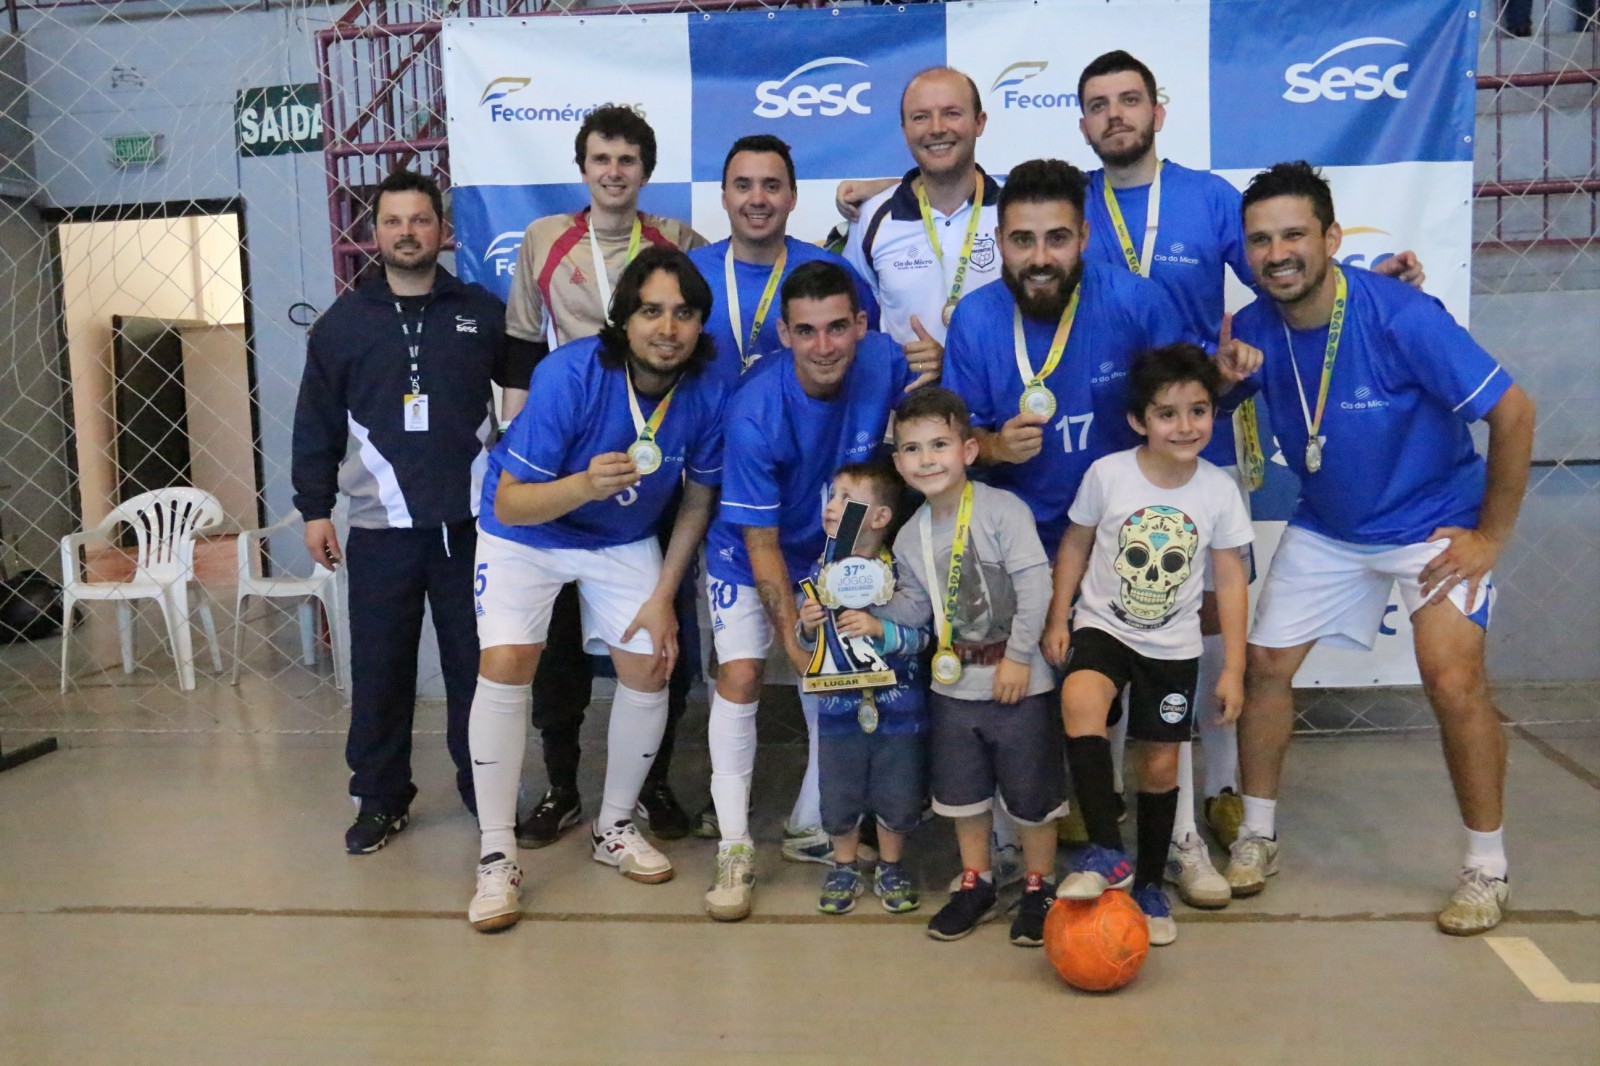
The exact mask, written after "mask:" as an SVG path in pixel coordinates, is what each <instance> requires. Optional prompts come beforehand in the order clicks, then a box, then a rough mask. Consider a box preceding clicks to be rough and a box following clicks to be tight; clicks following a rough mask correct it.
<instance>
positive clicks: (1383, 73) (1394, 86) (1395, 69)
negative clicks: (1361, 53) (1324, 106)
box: [1283, 37, 1411, 104]
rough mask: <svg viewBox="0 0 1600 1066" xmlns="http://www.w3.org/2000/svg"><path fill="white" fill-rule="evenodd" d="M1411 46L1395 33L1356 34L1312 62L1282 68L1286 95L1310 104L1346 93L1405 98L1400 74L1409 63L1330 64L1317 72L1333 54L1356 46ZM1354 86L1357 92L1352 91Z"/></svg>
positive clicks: (1359, 97) (1341, 97)
mask: <svg viewBox="0 0 1600 1066" xmlns="http://www.w3.org/2000/svg"><path fill="white" fill-rule="evenodd" d="M1379 46H1382V47H1393V48H1405V49H1408V50H1409V48H1410V46H1409V45H1407V44H1406V43H1405V42H1404V41H1397V40H1395V39H1394V38H1392V37H1357V38H1355V39H1354V40H1349V41H1346V42H1344V43H1343V44H1341V45H1336V46H1335V47H1333V48H1330V49H1329V50H1328V51H1326V52H1324V53H1322V55H1320V56H1318V57H1317V59H1316V60H1315V61H1314V62H1311V63H1295V64H1294V65H1293V66H1291V67H1289V69H1287V70H1285V71H1284V72H1283V80H1284V81H1285V82H1287V83H1288V85H1289V88H1287V89H1285V90H1284V93H1283V98H1284V99H1285V100H1287V101H1289V102H1290V103H1291V104H1309V103H1314V102H1315V101H1317V100H1344V99H1346V98H1347V96H1346V94H1347V93H1348V94H1349V96H1351V97H1354V98H1355V99H1357V100H1376V99H1377V98H1378V97H1380V96H1388V97H1392V98H1393V99H1396V100H1404V99H1405V97H1406V90H1405V89H1403V88H1402V87H1401V86H1400V76H1401V75H1402V74H1404V73H1406V72H1407V71H1408V70H1410V69H1411V64H1410V63H1395V64H1394V65H1392V66H1390V67H1387V68H1381V67H1380V66H1379V65H1378V64H1377V63H1364V64H1362V65H1360V66H1358V67H1355V68H1354V69H1352V68H1350V67H1346V66H1330V67H1326V68H1324V69H1323V70H1322V72H1321V73H1320V74H1316V73H1315V72H1316V70H1317V68H1318V67H1321V66H1322V64H1323V63H1326V62H1327V61H1328V60H1330V59H1332V58H1333V57H1334V56H1336V55H1339V54H1341V53H1344V52H1349V51H1351V50H1353V49H1357V48H1371V47H1379ZM1350 90H1354V92H1350Z"/></svg>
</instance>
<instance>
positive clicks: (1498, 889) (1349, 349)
mask: <svg viewBox="0 0 1600 1066" xmlns="http://www.w3.org/2000/svg"><path fill="white" fill-rule="evenodd" d="M1243 218H1244V230H1245V248H1246V249H1247V252H1248V254H1249V257H1250V265H1251V268H1252V269H1253V271H1254V273H1255V276H1256V281H1257V283H1258V285H1259V287H1260V288H1261V290H1262V291H1263V292H1264V294H1265V295H1264V296H1263V297H1261V298H1259V299H1257V300H1256V301H1255V302H1254V303H1252V304H1251V305H1250V306H1249V307H1246V308H1245V309H1244V310H1243V311H1240V312H1239V317H1238V322H1237V326H1238V330H1239V333H1240V335H1241V336H1244V337H1248V338H1250V339H1251V340H1253V341H1255V343H1257V344H1259V345H1261V347H1262V348H1263V349H1264V350H1265V352H1266V362H1265V364H1264V366H1263V370H1262V373H1261V377H1260V385H1261V388H1262V389H1263V391H1264V393H1265V395H1266V397H1267V402H1268V403H1269V404H1270V405H1271V406H1272V409H1273V410H1274V411H1279V412H1283V415H1282V416H1281V417H1280V418H1279V419H1278V424H1277V427H1276V429H1277V437H1278V443H1279V444H1280V445H1281V446H1282V448H1283V455H1284V458H1285V459H1286V460H1287V461H1288V463H1289V467H1290V469H1292V470H1293V471H1294V472H1295V474H1296V475H1298V476H1299V478H1300V486H1301V489H1300V502H1299V505H1298V506H1297V507H1296V509H1295V513H1294V516H1293V517H1292V518H1290V520H1289V528H1288V530H1287V531H1285V533H1284V535H1283V540H1282V541H1281V542H1280V543H1279V545H1278V551H1277V553H1276V554H1275V555H1274V556H1273V558H1272V567H1271V569H1270V571H1269V572H1268V573H1267V577H1266V581H1265V582H1264V583H1263V586H1262V589H1261V597H1260V600H1259V602H1258V603H1257V605H1256V617H1255V625H1254V627H1253V628H1252V629H1251V632H1250V644H1249V648H1248V651H1247V663H1246V673H1245V704H1244V714H1243V716H1242V717H1241V718H1240V720H1239V755H1240V770H1241V771H1242V773H1243V784H1244V826H1243V828H1242V829H1241V831H1240V835H1239V838H1238V839H1237V840H1235V841H1234V842H1233V847H1232V848H1231V855H1230V862H1229V864H1228V870H1227V878H1228V882H1229V884H1230V885H1231V886H1232V888H1233V893H1234V895H1236V896H1251V895H1255V894H1256V893H1257V892H1260V891H1261V890H1262V889H1263V888H1264V887H1265V885H1266V878H1267V877H1269V876H1271V875H1272V874H1274V873H1276V872H1277V870H1278V839H1277V827H1276V824H1275V818H1276V808H1277V798H1278V789H1279V783H1280V779H1281V777H1282V771H1283V756H1284V753H1285V751H1286V750H1287V748H1288V746H1289V739H1290V735H1291V732H1292V730H1293V727H1294V691H1293V689H1292V688H1291V682H1292V680H1293V678H1294V674H1295V671H1296V670H1298V669H1299V667H1300V664H1301V663H1302V662H1304V661H1305V657H1306V654H1307V653H1308V652H1309V651H1310V650H1311V647H1312V645H1313V644H1315V643H1316V642H1317V641H1319V640H1325V641H1327V642H1328V643H1330V644H1331V645H1333V646H1336V647H1355V648H1363V649H1366V650H1371V648H1372V644H1373V641H1374V640H1375V639H1376V637H1377V634H1378V628H1379V626H1380V624H1381V623H1382V621H1383V616H1384V612H1385V610H1386V609H1387V605H1388V602H1389V594H1390V591H1391V589H1392V588H1393V587H1394V585H1395V584H1396V583H1397V582H1398V584H1399V586H1400V594H1401V599H1402V600H1403V601H1404V602H1405V605H1406V610H1407V611H1409V612H1410V614H1411V626H1412V630H1413V634H1414V640H1415V644H1416V655H1417V666H1418V669H1419V670H1420V672H1421V674H1422V687H1423V691H1424V692H1425V693H1426V694H1427V696H1428V702H1429V703H1430V704H1432V706H1433V712H1434V716H1435V717H1436V718H1437V719H1438V721H1439V730H1440V733H1441V734H1442V738H1443V741H1444V754H1445V764H1446V766H1447V767H1448V768H1449V771H1450V781H1451V784H1452V785H1453V786H1454V788H1455V795H1456V803H1457V806H1458V808H1459V810H1460V812H1461V818H1462V821H1463V823H1464V824H1465V829H1466V836H1467V848H1466V856H1465V858H1464V860H1463V861H1462V864H1461V872H1460V875H1459V879H1458V881H1457V885H1456V889H1455V891H1454V892H1453V893H1452V894H1451V896H1450V899H1449V902H1448V903H1446V905H1445V906H1444V908H1443V909H1442V910H1441V911H1440V912H1439V914H1438V925H1439V928H1440V929H1441V930H1443V931H1444V932H1446V933H1451V934H1454V935H1458V936H1466V935H1470V934H1474V933H1482V932H1484V931H1486V930H1489V929H1493V928H1494V927H1495V926H1496V925H1497V924H1498V923H1499V922H1500V919H1501V917H1502V915H1503V914H1504V911H1505V908H1506V904H1507V902H1508V900H1509V896H1510V890H1511V885H1510V879H1509V877H1508V875H1507V864H1506V854H1505V846H1504V842H1503V839H1502V829H1501V812H1502V803H1503V794H1504V789H1505V772H1506V741H1505V734H1504V733H1503V732H1502V729H1501V719H1500V717H1499V714H1498V712H1497V711H1496V710H1495V708H1494V704H1493V702H1492V701H1491V699H1490V696H1489V683H1488V679H1487V677H1486V675H1485V672H1484V642H1485V633H1486V631H1487V629H1488V626H1489V610H1490V606H1491V602H1492V596H1491V593H1492V591H1493V582H1492V574H1493V568H1494V564H1495V560H1496V559H1497V558H1498V557H1499V555H1500V551H1501V549H1502V548H1503V547H1504V546H1505V544H1506V542H1507V540H1508V539H1509V538H1510V536H1511V531H1512V528H1513V526H1514V525H1515V523H1516V519H1517V512H1518V510H1519V508H1520V506H1521V503H1522V494H1523V490H1524V489H1525V488H1526V487H1527V480H1528V462H1529V458H1530V455H1531V453H1532V450H1533V426H1534V408H1533V401H1532V400H1530V399H1529V398H1528V396H1527V394H1526V393H1524V392H1523V391H1522V389H1521V388H1520V387H1519V386H1518V385H1516V384H1515V383H1514V382H1512V380H1511V378H1510V376H1509V375H1508V374H1507V373H1506V372H1505V368H1504V367H1502V366H1501V365H1500V364H1499V363H1498V362H1496V361H1495V359H1494V357H1493V356H1491V355H1489V353H1487V352H1485V351H1484V350H1483V349H1482V348H1481V347H1479V346H1478V344H1477V342H1476V341H1474V340H1473V339H1472V336H1471V335H1470V334H1469V333H1467V331H1466V330H1464V329H1462V328H1461V326H1460V325H1458V324H1457V323H1456V321H1455V320H1454V319H1453V318H1451V317H1450V314H1449V312H1448V311H1446V310H1445V308H1444V306H1443V305H1442V304H1440V303H1439V301H1437V300H1435V299H1432V298H1430V297H1428V296H1425V295H1423V294H1422V293H1419V292H1417V291H1416V290H1414V289H1410V288H1407V287H1406V286H1404V285H1400V284H1397V283H1395V282H1394V281H1392V280H1390V279H1388V278H1382V277H1378V276H1376V275H1373V274H1370V273H1368V272H1366V271H1364V270H1357V269H1352V268H1341V267H1340V266H1339V265H1338V263H1337V261H1335V260H1334V256H1335V255H1336V254H1337V253H1338V251H1339V242H1340V239H1341V237H1342V234H1341V231H1340V229H1339V225H1338V223H1337V222H1335V221H1334V212H1333V196H1332V194H1331V193H1330V192H1329V189H1328V184H1327V182H1326V181H1325V180H1323V178H1322V176H1321V175H1320V174H1318V173H1317V172H1316V171H1314V170H1312V168H1311V167H1310V166H1309V165H1308V164H1306V163H1304V162H1298V163H1279V164H1278V165H1277V166H1275V167H1272V168H1271V169H1269V170H1266V171H1263V172H1262V173H1260V174H1258V175H1256V177H1255V178H1254V179H1253V180H1252V181H1251V182H1250V186H1249V188H1247V189H1246V190H1245V194H1244V216H1243ZM1479 419H1482V420H1483V421H1484V422H1485V423H1487V424H1488V427H1489V446H1488V457H1487V460H1485V459H1484V458H1483V457H1481V456H1479V455H1478V453H1477V450H1476V448H1475V447H1474V446H1473V440H1472V434H1471V432H1470V430H1469V428H1468V427H1469V424H1470V423H1471V422H1474V421H1477V420H1479Z"/></svg>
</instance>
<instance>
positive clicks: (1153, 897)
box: [1133, 885, 1178, 948]
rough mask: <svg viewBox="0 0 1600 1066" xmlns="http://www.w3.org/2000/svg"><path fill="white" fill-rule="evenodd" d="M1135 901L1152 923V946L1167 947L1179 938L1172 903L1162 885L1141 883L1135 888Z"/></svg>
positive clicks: (1147, 919)
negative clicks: (1169, 901) (1168, 900)
mask: <svg viewBox="0 0 1600 1066" xmlns="http://www.w3.org/2000/svg"><path fill="white" fill-rule="evenodd" d="M1133 901H1134V902H1135V903H1137V904H1138V905H1139V909H1140V910H1142V911H1144V916H1145V920H1146V921H1147V922H1149V923H1150V946H1151V947H1154V948H1162V947H1166V946H1167V945H1168V944H1170V943H1172V942H1173V941H1174V940H1176V939H1178V923H1177V922H1175V921H1173V920H1172V904H1170V903H1168V902H1167V894H1166V893H1165V892H1163V891H1161V886H1160V885H1140V886H1139V887H1138V888H1136V889H1134V890H1133Z"/></svg>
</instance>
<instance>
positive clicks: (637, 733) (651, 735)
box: [599, 681, 667, 828]
mask: <svg viewBox="0 0 1600 1066" xmlns="http://www.w3.org/2000/svg"><path fill="white" fill-rule="evenodd" d="M666 729H667V690H666V689H665V688H663V689H661V690H660V691H659V692H640V691H638V690H637V689H631V688H629V687H628V686H627V685H624V684H623V683H622V682H620V681H619V682H617V693H616V695H615V696H613V697H612V699H611V724H610V725H609V726H608V727H607V729H606V786H605V792H604V794H603V795H602V797H601V800H600V818H599V824H600V826H601V827H602V828H608V827H610V826H613V825H616V824H617V823H618V822H621V821H624V820H626V819H631V818H632V817H633V808H634V806H635V805H636V804H638V802H639V790H640V789H642V788H643V787H644V779H645V776H646V775H647V774H649V773H650V766H651V764H652V763H654V762H655V761H656V749H657V748H659V747H660V746H661V734H662V733H664V732H666Z"/></svg>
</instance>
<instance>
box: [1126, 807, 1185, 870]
mask: <svg viewBox="0 0 1600 1066" xmlns="http://www.w3.org/2000/svg"><path fill="white" fill-rule="evenodd" d="M1138 802H1139V809H1138V818H1139V854H1138V857H1137V858H1136V859H1135V860H1134V866H1133V883H1134V884H1135V885H1136V886H1137V885H1151V884H1154V885H1159V884H1160V883H1161V873H1162V870H1163V869H1164V868H1165V867H1166V865H1167V845H1168V844H1169V843H1170V842H1171V841H1172V823H1173V822H1174V821H1175V820H1176V819H1177V817H1178V790H1177V789H1173V790H1172V791H1171V792H1140V793H1139V794H1138Z"/></svg>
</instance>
